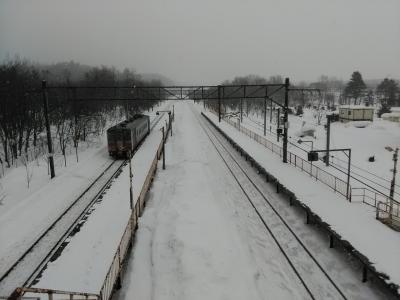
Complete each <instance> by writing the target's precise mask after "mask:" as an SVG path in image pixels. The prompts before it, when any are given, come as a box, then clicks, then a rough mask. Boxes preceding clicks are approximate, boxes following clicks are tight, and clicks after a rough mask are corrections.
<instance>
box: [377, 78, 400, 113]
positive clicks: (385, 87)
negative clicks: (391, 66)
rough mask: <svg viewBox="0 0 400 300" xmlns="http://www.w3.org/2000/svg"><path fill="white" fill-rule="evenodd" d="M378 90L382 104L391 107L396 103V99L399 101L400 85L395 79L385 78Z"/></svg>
mask: <svg viewBox="0 0 400 300" xmlns="http://www.w3.org/2000/svg"><path fill="white" fill-rule="evenodd" d="M376 92H377V94H378V95H380V97H381V101H382V104H386V105H387V106H389V107H391V106H394V105H396V100H397V101H398V100H399V98H398V97H400V95H398V93H399V86H398V84H397V82H396V81H394V80H393V79H388V78H385V79H384V80H383V81H382V82H381V83H380V84H379V85H378V87H377V88H376ZM396 98H397V99H396Z"/></svg>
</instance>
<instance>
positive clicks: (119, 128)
mask: <svg viewBox="0 0 400 300" xmlns="http://www.w3.org/2000/svg"><path fill="white" fill-rule="evenodd" d="M149 133H150V117H149V116H146V115H142V114H137V115H134V116H133V117H131V118H129V119H128V120H125V121H123V122H121V123H119V124H117V125H115V126H113V127H110V128H109V129H107V142H108V153H109V154H110V156H112V157H115V158H127V157H128V156H129V154H128V153H129V152H130V153H133V151H134V150H135V149H136V147H137V146H138V145H139V143H140V142H141V141H142V140H143V139H144V138H145V137H146V135H148V134H149Z"/></svg>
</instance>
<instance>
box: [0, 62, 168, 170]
mask: <svg viewBox="0 0 400 300" xmlns="http://www.w3.org/2000/svg"><path fill="white" fill-rule="evenodd" d="M42 80H46V81H47V82H48V84H49V85H53V86H62V87H69V86H75V87H80V86H82V87H83V86H93V87H94V86H134V85H137V86H160V85H162V83H161V82H160V80H150V81H149V80H143V79H142V78H141V76H140V75H139V74H137V73H135V72H134V71H133V70H130V69H124V70H122V71H120V70H117V69H115V68H114V67H106V66H101V67H91V66H86V65H81V64H79V63H76V62H73V61H71V62H66V63H57V64H52V65H40V64H34V63H31V62H28V61H26V60H21V59H18V58H16V59H13V60H9V61H5V62H3V63H1V64H0V164H1V165H5V166H6V167H10V166H11V165H13V164H14V163H16V162H17V161H18V160H20V158H21V157H22V158H23V161H28V160H32V157H34V158H37V157H38V156H40V155H43V154H45V153H46V139H45V134H44V132H45V128H44V126H45V124H44V110H43V94H42V90H41V88H40V87H41V82H42ZM88 92H89V91H88ZM93 92H97V93H101V91H100V90H98V91H92V93H93ZM48 99H49V120H50V125H51V131H52V135H53V138H54V143H55V145H56V146H57V147H56V149H58V151H59V152H61V154H62V155H63V156H64V160H65V164H66V149H67V145H72V146H73V147H74V148H75V152H76V158H77V159H78V147H79V143H80V142H81V141H85V140H86V139H87V138H88V136H91V135H94V136H96V135H97V136H98V135H100V134H101V133H103V131H104V129H105V128H106V126H107V124H108V123H109V122H112V121H113V120H114V121H115V120H121V119H123V118H126V117H129V115H131V114H134V113H137V112H142V111H145V110H148V109H150V108H152V107H153V106H154V105H156V104H157V102H158V101H134V102H126V101H125V102H122V101H120V102H116V101H75V100H76V90H74V89H72V88H71V89H70V88H60V89H49V90H48Z"/></svg>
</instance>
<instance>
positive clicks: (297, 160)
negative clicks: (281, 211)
mask: <svg viewBox="0 0 400 300" xmlns="http://www.w3.org/2000/svg"><path fill="white" fill-rule="evenodd" d="M210 112H212V113H214V112H213V111H211V110H210ZM224 121H225V122H227V123H228V124H229V125H231V126H233V127H235V128H236V129H237V130H239V131H240V132H242V133H244V134H245V135H247V136H249V137H250V138H251V139H253V140H255V141H256V142H257V143H259V144H261V145H263V146H264V147H266V148H268V149H269V150H271V151H272V153H276V154H278V155H279V156H280V157H282V155H283V148H282V147H281V146H279V145H277V144H275V143H273V142H271V141H269V140H267V139H266V138H264V137H263V136H261V135H260V134H258V133H255V132H253V131H251V130H249V129H247V128H246V127H243V126H240V125H239V124H238V123H236V122H234V121H232V120H230V119H224ZM288 163H289V164H291V165H293V166H295V167H296V168H298V169H300V170H301V171H303V172H305V173H307V174H308V175H310V176H311V177H313V178H315V179H316V180H318V181H320V182H322V183H324V184H325V185H327V186H328V187H330V188H331V189H332V190H333V191H334V192H337V193H339V194H340V195H342V196H343V197H345V198H346V195H347V182H345V181H344V180H342V179H340V178H338V177H336V176H334V175H332V174H330V173H328V172H326V171H325V170H322V169H321V168H319V167H317V166H315V165H313V164H312V163H310V162H309V161H307V160H304V159H303V158H301V157H300V156H297V155H296V154H293V153H292V152H290V151H288ZM349 201H351V197H350V199H349Z"/></svg>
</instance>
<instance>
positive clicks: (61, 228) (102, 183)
mask: <svg viewBox="0 0 400 300" xmlns="http://www.w3.org/2000/svg"><path fill="white" fill-rule="evenodd" d="M164 114H165V113H161V114H160V115H159V116H157V117H156V118H155V119H154V120H153V121H152V122H151V124H150V131H151V130H153V128H154V127H155V126H156V125H157V124H158V123H159V122H160V120H161V119H162V118H163V116H164ZM139 146H140V145H139ZM127 162H128V161H127V160H123V161H122V160H121V161H118V160H114V161H112V162H111V163H110V164H109V165H108V166H107V167H106V168H105V170H104V171H103V172H102V173H101V174H100V175H99V176H98V177H97V178H96V179H95V180H94V181H93V182H92V183H91V184H90V185H89V186H88V187H87V188H86V189H85V190H84V191H83V192H82V193H81V194H80V195H79V196H78V197H77V198H76V199H75V200H74V201H73V202H72V203H71V204H70V205H69V206H68V207H67V208H66V209H65V210H64V211H63V213H61V214H60V215H59V216H58V217H57V219H55V220H54V221H53V223H52V224H51V225H50V226H49V227H48V228H47V229H46V230H44V231H43V232H42V233H41V234H40V235H39V237H38V238H37V239H36V240H35V241H34V242H33V243H32V245H31V246H30V247H29V248H28V249H26V250H25V251H24V252H23V253H22V255H21V256H20V257H19V258H18V259H17V260H16V261H15V262H14V263H12V265H11V266H10V267H9V268H8V269H7V270H6V271H5V272H3V274H1V275H0V276H1V277H0V296H6V297H8V296H10V295H11V294H12V293H13V292H14V290H15V289H16V288H17V287H23V286H30V285H31V284H32V283H33V282H34V281H35V279H36V278H37V277H38V275H39V274H40V273H41V272H42V270H43V269H44V267H45V266H46V265H47V263H48V262H49V261H50V259H51V258H52V257H53V256H54V255H55V253H56V252H57V251H58V250H59V249H60V247H61V246H62V245H63V244H64V242H65V241H66V239H67V238H68V237H69V236H70V235H71V233H72V232H73V231H74V229H75V228H76V227H77V226H79V225H81V222H82V220H83V219H84V217H85V216H86V215H87V214H88V212H89V211H90V209H91V208H92V206H93V205H94V204H95V203H96V202H97V200H98V199H99V198H100V196H101V195H102V194H103V193H104V191H105V190H106V189H108V188H109V187H110V185H111V183H112V181H113V180H114V178H116V177H117V176H118V175H119V174H120V173H121V172H122V169H123V167H124V166H125V165H126V164H127ZM64 246H65V245H64Z"/></svg>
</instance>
